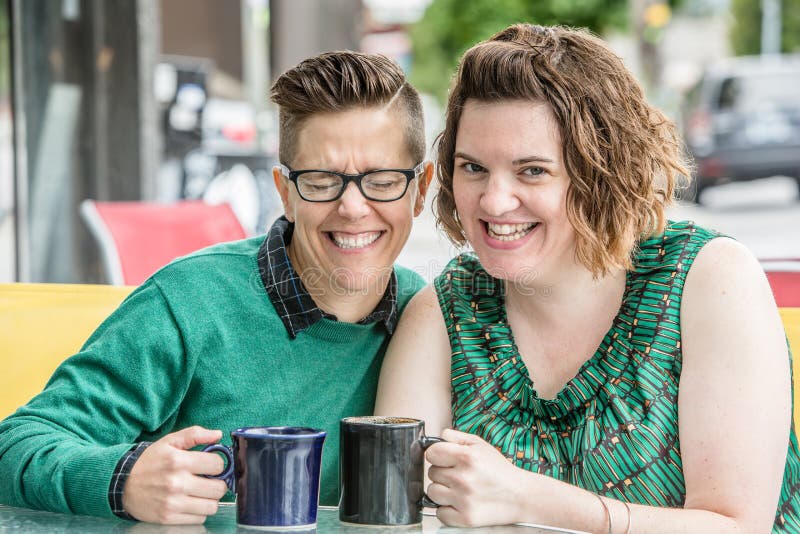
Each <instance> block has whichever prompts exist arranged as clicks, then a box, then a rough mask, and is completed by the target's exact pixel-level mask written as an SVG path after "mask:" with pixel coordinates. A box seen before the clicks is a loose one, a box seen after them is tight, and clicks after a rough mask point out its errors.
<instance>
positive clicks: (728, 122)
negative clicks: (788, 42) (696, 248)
mask: <svg viewBox="0 0 800 534" xmlns="http://www.w3.org/2000/svg"><path fill="white" fill-rule="evenodd" d="M682 122H683V133H684V138H685V140H686V143H687V145H688V148H689V150H690V152H691V155H692V156H693V157H694V160H695V164H696V169H695V180H694V182H693V184H692V185H691V186H689V187H688V188H687V190H686V191H684V193H683V195H682V196H683V198H685V199H689V200H697V201H698V202H699V201H701V198H700V194H701V193H702V192H703V190H705V189H706V188H708V187H710V186H713V185H715V184H719V183H725V182H729V181H743V180H755V179H757V178H765V177H770V176H776V175H783V176H790V177H792V178H794V179H795V180H796V181H797V182H798V188H800V55H771V56H753V57H738V58H730V59H727V60H724V61H721V62H718V63H714V64H712V65H710V66H709V67H708V68H707V69H706V70H705V72H704V74H703V76H702V77H701V79H700V81H699V82H698V83H697V84H696V85H695V86H694V87H693V88H692V89H691V90H690V91H689V93H688V97H687V100H686V106H685V108H684V113H683V117H682Z"/></svg>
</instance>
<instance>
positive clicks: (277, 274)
mask: <svg viewBox="0 0 800 534" xmlns="http://www.w3.org/2000/svg"><path fill="white" fill-rule="evenodd" d="M293 232H294V224H292V223H290V222H289V221H288V220H287V219H286V217H285V216H281V217H279V218H278V220H276V221H275V223H274V224H273V225H272V228H270V230H269V232H268V233H267V237H266V238H265V239H264V242H263V243H262V244H261V248H259V250H258V258H257V262H258V270H259V273H260V275H261V280H262V282H263V283H264V288H265V289H266V290H267V295H269V298H270V300H271V301H272V304H273V305H274V306H275V310H276V311H277V312H278V315H280V318H281V321H283V325H284V326H285V327H286V331H287V332H288V333H289V336H290V337H291V338H295V337H296V336H297V334H299V333H300V332H302V331H303V330H305V329H306V328H308V327H309V326H311V325H313V324H314V323H316V322H317V321H319V320H320V319H323V318H326V319H331V320H334V321H336V320H337V319H336V316H335V315H332V314H330V313H327V312H324V311H323V310H321V309H320V308H319V307H318V306H317V304H316V302H314V299H313V298H312V297H311V295H310V294H309V292H308V291H307V290H306V287H305V286H304V285H303V282H302V281H301V280H300V276H299V275H298V274H297V272H296V271H295V270H294V267H293V266H292V263H291V261H290V260H289V254H288V253H287V251H286V246H287V245H288V244H289V243H290V242H291V241H292V234H293ZM379 321H382V322H383V325H384V327H385V328H386V330H387V331H388V332H389V333H390V334H391V333H393V332H394V328H395V326H396V325H397V275H396V273H395V272H394V269H392V276H391V278H390V279H389V285H388V287H387V288H386V291H385V292H384V294H383V297H381V300H380V302H378V305H377V306H375V309H374V310H372V312H370V314H369V315H367V316H366V317H364V318H363V319H361V320H360V321H358V324H370V323H375V322H379Z"/></svg>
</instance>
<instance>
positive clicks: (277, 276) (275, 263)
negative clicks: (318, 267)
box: [108, 216, 397, 519]
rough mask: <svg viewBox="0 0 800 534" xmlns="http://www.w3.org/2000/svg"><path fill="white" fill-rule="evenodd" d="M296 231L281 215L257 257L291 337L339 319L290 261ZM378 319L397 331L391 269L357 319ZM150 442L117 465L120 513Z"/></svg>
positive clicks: (114, 496)
mask: <svg viewBox="0 0 800 534" xmlns="http://www.w3.org/2000/svg"><path fill="white" fill-rule="evenodd" d="M293 231H294V225H293V224H292V223H290V222H289V221H288V220H287V219H286V217H283V216H282V217H280V218H278V220H277V221H275V223H274V224H273V225H272V228H270V230H269V233H268V234H267V237H266V239H264V243H263V244H262V245H261V248H259V250H258V259H257V262H258V270H259V273H260V275H261V280H262V281H263V283H264V287H265V288H266V290H267V294H268V295H269V299H270V301H272V304H273V305H274V306H275V309H276V310H277V311H278V314H279V315H280V318H281V321H283V325H284V326H285V327H286V331H287V332H288V333H289V336H290V337H291V338H292V339H294V338H295V337H297V334H299V333H300V332H302V331H303V330H304V329H306V328H308V327H310V326H311V325H313V324H314V323H316V322H317V321H319V320H320V319H323V318H326V319H331V320H334V321H335V320H337V319H336V316H335V315H332V314H330V313H327V312H325V311H323V310H321V309H320V308H319V307H318V306H317V304H316V303H315V302H314V299H313V298H312V297H311V294H309V292H308V290H307V289H306V288H305V286H304V285H303V282H302V281H301V280H300V277H299V276H298V274H297V272H296V271H295V270H294V267H293V266H292V264H291V262H290V261H289V255H288V253H287V252H286V245H287V244H289V243H290V242H291V240H292V233H293ZM378 321H382V322H383V324H384V326H385V328H386V330H387V331H388V332H389V333H390V334H391V333H393V332H394V328H395V326H396V325H397V275H396V274H395V272H394V271H392V275H391V278H390V279H389V285H388V287H387V288H386V291H385V292H384V294H383V297H382V298H381V300H380V302H378V305H377V306H376V307H375V309H374V310H372V312H371V313H370V314H369V315H367V316H366V317H364V318H363V319H361V320H360V321H358V324H370V323H375V322H378ZM149 445H150V442H141V443H137V444H136V445H134V446H133V447H132V448H131V449H130V450H129V451H128V452H127V453H126V454H125V455H124V456H123V457H122V458H121V459H120V461H119V462H118V463H117V466H116V467H115V468H114V474H113V475H112V477H111V484H110V486H109V488H108V502H109V504H110V505H111V510H112V511H113V512H114V514H116V515H117V516H119V517H122V518H125V519H134V518H133V517H132V516H131V515H130V514H128V513H127V512H126V511H125V507H124V506H123V505H122V492H123V490H124V488H125V482H126V481H127V480H128V476H129V475H130V473H131V469H133V464H134V463H135V462H136V460H138V459H139V456H140V455H141V454H142V452H144V450H145V449H146V448H147V447H148V446H149Z"/></svg>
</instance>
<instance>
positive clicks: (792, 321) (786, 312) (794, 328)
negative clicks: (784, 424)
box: [779, 308, 800, 437]
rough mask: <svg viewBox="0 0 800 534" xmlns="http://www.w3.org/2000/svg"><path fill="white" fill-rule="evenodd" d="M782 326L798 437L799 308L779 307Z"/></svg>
mask: <svg viewBox="0 0 800 534" xmlns="http://www.w3.org/2000/svg"><path fill="white" fill-rule="evenodd" d="M779 310H780V312H781V319H783V328H784V330H786V336H787V337H788V338H789V345H790V346H791V347H792V374H793V375H794V427H795V431H796V432H798V434H799V435H798V437H800V308H779Z"/></svg>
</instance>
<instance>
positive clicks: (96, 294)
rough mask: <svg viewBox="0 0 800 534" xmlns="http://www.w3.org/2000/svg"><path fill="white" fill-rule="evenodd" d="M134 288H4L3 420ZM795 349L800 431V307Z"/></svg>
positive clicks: (792, 334) (789, 327)
mask: <svg viewBox="0 0 800 534" xmlns="http://www.w3.org/2000/svg"><path fill="white" fill-rule="evenodd" d="M133 289H134V288H133V287H120V286H100V285H80V284H0V358H2V360H0V361H1V362H2V363H0V370H1V371H2V372H0V419H2V418H4V417H6V416H7V415H9V414H11V413H12V412H13V411H14V410H16V409H17V408H18V407H19V406H21V405H23V404H24V403H26V402H27V401H28V400H29V399H30V398H31V397H33V396H34V395H36V394H37V393H38V392H39V391H41V390H42V388H43V387H44V385H45V384H46V383H47V379H48V378H50V375H51V374H53V371H54V370H55V368H56V367H57V366H58V364H59V363H61V361H62V360H63V359H64V358H66V357H67V356H71V355H72V354H74V353H75V352H77V351H78V349H80V347H81V345H82V344H83V342H84V341H86V339H87V338H88V337H89V335H90V334H91V333H92V332H93V331H94V329H95V328H97V326H98V325H99V324H100V323H101V322H102V321H103V319H105V318H106V317H107V316H108V315H109V314H110V313H111V312H112V311H114V309H116V307H117V306H118V305H119V303H120V302H122V300H123V299H124V298H125V297H126V296H127V295H128V294H129V293H130V292H131V291H132V290H133ZM780 312H781V318H782V319H783V325H784V328H785V329H786V335H787V336H788V337H789V342H790V344H791V347H792V353H793V355H794V358H793V367H794V421H795V427H796V428H797V429H798V430H800V308H780Z"/></svg>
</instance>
